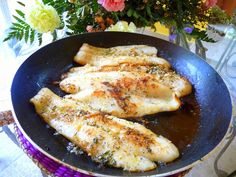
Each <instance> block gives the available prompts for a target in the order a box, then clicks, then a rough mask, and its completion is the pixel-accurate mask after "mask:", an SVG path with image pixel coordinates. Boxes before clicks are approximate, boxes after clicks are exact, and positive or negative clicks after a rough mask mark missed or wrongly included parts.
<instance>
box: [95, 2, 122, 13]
mask: <svg viewBox="0 0 236 177" xmlns="http://www.w3.org/2000/svg"><path fill="white" fill-rule="evenodd" d="M98 4H101V5H102V6H103V7H104V8H105V9H106V10H107V11H113V12H117V11H122V10H124V8H125V0H98Z"/></svg>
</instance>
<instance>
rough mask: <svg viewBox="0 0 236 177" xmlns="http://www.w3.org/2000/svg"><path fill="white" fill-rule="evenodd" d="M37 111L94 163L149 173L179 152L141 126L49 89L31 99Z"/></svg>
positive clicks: (163, 139) (44, 89)
mask: <svg viewBox="0 0 236 177" xmlns="http://www.w3.org/2000/svg"><path fill="white" fill-rule="evenodd" d="M31 102H32V103H33V104H34V106H35V109H36V112H37V113H38V114H39V115H40V116H41V117H42V118H43V119H44V120H45V121H46V122H47V123H48V124H49V125H50V126H51V127H53V128H54V129H56V130H57V131H58V132H59V133H60V134H62V135H63V136H65V137H66V138H68V139H69V140H70V141H72V142H73V143H74V144H76V145H77V146H79V147H80V148H81V149H82V150H84V151H85V152H87V154H88V155H89V156H91V157H92V159H93V160H95V161H96V162H99V163H105V164H107V165H110V166H113V167H119V168H123V169H124V170H128V171H148V170H152V169H154V168H156V164H155V163H154V162H171V161H173V160H175V159H176V158H177V157H178V156H179V152H178V149H177V148H176V147H175V146H174V145H173V144H172V143H171V142H170V141H169V140H168V139H166V138H164V137H162V136H157V135H156V134H154V133H153V132H152V131H150V130H148V129H146V128H145V127H144V126H142V125H140V124H138V123H132V122H129V121H126V120H122V119H118V118H116V117H113V116H108V115H104V114H102V113H99V112H96V111H93V110H91V109H90V107H88V106H86V105H84V104H81V103H79V104H78V103H77V102H74V101H72V100H68V99H63V98H60V97H59V96H57V95H55V94H54V93H53V92H52V91H50V90H49V89H47V88H43V89H41V90H40V91H39V92H38V94H37V95H36V96H34V97H33V98H32V99H31Z"/></svg>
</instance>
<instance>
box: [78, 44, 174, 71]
mask: <svg viewBox="0 0 236 177" xmlns="http://www.w3.org/2000/svg"><path fill="white" fill-rule="evenodd" d="M156 54H157V49H156V48H155V47H150V46H146V45H130V46H117V47H111V48H99V47H94V46H91V45H89V44H86V43H84V44H83V45H82V47H81V48H80V49H79V51H78V53H77V54H76V56H75V57H74V61H75V62H77V63H79V64H82V65H85V64H90V65H93V66H103V65H117V64H121V63H135V64H149V65H154V64H161V65H164V66H165V67H168V68H169V67H170V63H169V62H168V61H167V60H165V59H163V58H160V57H157V56H156Z"/></svg>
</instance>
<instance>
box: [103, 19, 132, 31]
mask: <svg viewBox="0 0 236 177" xmlns="http://www.w3.org/2000/svg"><path fill="white" fill-rule="evenodd" d="M106 31H123V32H135V31H136V26H135V24H134V23H133V22H130V23H129V24H128V22H126V21H118V22H117V23H116V24H115V25H111V26H110V27H109V28H108V29H107V30H106Z"/></svg>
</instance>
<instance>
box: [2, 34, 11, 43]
mask: <svg viewBox="0 0 236 177" xmlns="http://www.w3.org/2000/svg"><path fill="white" fill-rule="evenodd" d="M11 38H12V36H10V35H8V36H7V37H6V38H5V39H3V42H6V41H8V40H9V39H11Z"/></svg>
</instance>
